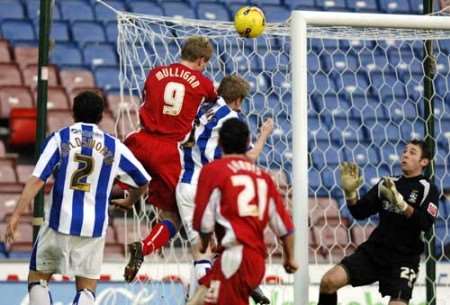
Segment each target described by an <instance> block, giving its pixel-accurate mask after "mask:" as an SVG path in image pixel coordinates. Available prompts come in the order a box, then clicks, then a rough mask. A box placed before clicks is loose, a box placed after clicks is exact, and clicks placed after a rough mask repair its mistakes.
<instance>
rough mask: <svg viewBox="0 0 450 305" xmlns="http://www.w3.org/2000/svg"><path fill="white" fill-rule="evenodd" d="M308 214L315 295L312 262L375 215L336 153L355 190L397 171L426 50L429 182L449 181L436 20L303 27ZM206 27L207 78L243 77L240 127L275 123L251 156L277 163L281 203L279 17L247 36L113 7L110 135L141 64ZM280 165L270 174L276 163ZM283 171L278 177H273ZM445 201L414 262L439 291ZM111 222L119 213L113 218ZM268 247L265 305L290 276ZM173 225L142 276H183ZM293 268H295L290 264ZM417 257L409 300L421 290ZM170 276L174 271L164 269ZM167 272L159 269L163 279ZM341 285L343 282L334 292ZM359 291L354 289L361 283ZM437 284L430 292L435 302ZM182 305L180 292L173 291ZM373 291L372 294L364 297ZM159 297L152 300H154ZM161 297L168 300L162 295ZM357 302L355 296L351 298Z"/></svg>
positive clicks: (442, 36) (285, 71) (442, 38)
mask: <svg viewBox="0 0 450 305" xmlns="http://www.w3.org/2000/svg"><path fill="white" fill-rule="evenodd" d="M307 33H308V34H307V35H308V46H307V68H308V93H307V94H308V159H309V160H308V177H309V184H308V193H309V204H308V207H303V209H302V211H304V212H305V213H308V216H309V219H308V234H309V270H310V279H311V285H310V300H311V301H312V303H311V304H314V300H317V294H318V282H319V280H320V276H321V275H322V274H323V272H324V271H325V270H326V269H327V268H328V267H330V266H331V264H334V263H336V262H339V260H340V259H341V258H342V257H343V256H344V255H347V254H350V253H352V251H353V250H354V249H355V247H356V246H357V245H358V244H360V243H361V242H362V241H364V240H366V238H367V237H368V234H370V232H371V231H372V230H373V228H374V226H376V224H377V218H376V217H372V218H371V219H369V220H367V221H364V222H357V221H355V220H354V219H352V217H351V215H350V213H349V212H348V210H347V208H346V207H345V203H344V200H343V195H342V191H341V190H340V188H339V185H338V164H339V163H340V162H342V161H354V162H356V163H358V165H359V166H360V167H361V169H362V173H363V176H364V186H363V187H362V188H361V192H362V193H365V192H366V191H367V190H368V189H369V188H370V187H371V186H372V185H373V184H374V183H376V181H377V179H378V178H379V177H381V176H385V175H392V174H400V168H399V160H398V155H399V154H400V152H401V150H402V148H403V145H404V144H405V142H406V141H408V140H410V139H411V138H413V137H423V136H424V135H425V119H424V116H425V111H424V110H425V108H424V105H425V102H424V87H423V82H424V78H425V72H424V71H425V70H424V59H425V57H426V56H427V55H430V56H432V59H433V67H434V72H435V74H434V76H433V78H432V83H433V91H434V94H433V100H434V109H433V110H434V120H435V122H434V124H433V126H434V134H435V135H436V136H435V140H436V146H435V150H436V157H435V161H436V166H435V167H434V173H435V179H436V180H435V182H436V184H437V186H438V187H439V189H440V190H444V189H446V188H449V187H450V178H449V176H448V174H447V159H448V157H449V138H450V114H449V113H450V112H449V107H450V100H449V99H448V97H447V92H448V88H449V84H448V73H449V59H448V58H449V57H448V56H449V54H450V40H449V38H450V33H449V32H446V31H436V30H434V31H431V30H409V29H381V28H364V27H358V28H356V27H330V26H327V27H308V32H307ZM194 34H195V35H205V36H207V37H209V38H210V39H211V41H212V42H213V44H214V46H215V53H214V55H213V58H212V60H211V63H210V64H209V66H208V68H207V71H206V74H207V75H208V76H209V77H210V78H211V79H213V80H214V81H215V82H216V84H218V83H219V82H220V80H221V79H222V78H223V76H224V75H228V74H232V73H238V74H240V75H241V76H243V77H244V78H245V79H247V80H248V81H249V82H250V84H251V88H252V89H251V94H250V97H249V98H248V99H247V100H246V102H245V104H244V113H245V114H246V116H247V119H248V123H249V125H250V128H251V131H252V133H253V134H254V135H256V133H257V131H258V127H259V126H260V124H261V122H262V121H263V120H264V118H266V117H269V116H270V117H272V118H273V119H274V121H275V125H276V129H275V131H274V133H273V135H272V136H271V137H270V139H269V142H268V143H267V145H266V146H265V149H264V151H263V153H262V155H261V157H260V159H259V164H260V165H262V166H264V167H266V168H269V169H271V170H272V171H274V172H276V173H277V176H278V177H280V176H281V178H280V179H278V180H279V182H280V189H281V190H282V192H283V194H284V195H285V199H286V204H288V205H289V206H292V205H295V204H296V203H295V202H291V190H292V186H291V177H292V158H293V154H292V138H293V137H295V136H296V135H295V134H293V131H292V130H293V129H292V117H291V116H292V96H291V79H290V78H291V73H290V61H291V56H292V54H291V39H290V36H289V35H290V32H289V27H288V26H287V25H286V24H270V25H269V26H268V28H267V29H266V32H265V34H264V35H263V36H262V37H260V38H258V39H242V38H240V37H238V36H237V34H236V33H235V31H234V28H233V27H232V25H231V24H230V23H220V22H211V21H208V22H204V21H199V20H178V19H173V18H165V17H152V16H143V15H131V14H122V13H121V14H119V15H118V40H117V42H118V53H119V56H120V71H121V74H120V83H121V96H122V104H121V107H119V108H118V109H116V113H115V117H116V127H117V132H118V134H119V135H121V136H123V135H125V134H126V133H127V132H129V131H131V130H133V129H135V128H136V127H138V116H137V109H138V106H139V103H140V97H141V92H142V88H143V83H144V81H145V78H146V75H147V73H148V71H149V69H151V68H152V67H155V66H157V65H161V64H169V63H172V62H176V61H177V60H178V59H179V54H180V50H181V48H180V47H181V45H182V43H183V41H184V39H185V38H187V37H188V36H191V35H194ZM426 39H432V40H433V54H425V51H424V40H426ZM280 173H281V174H280ZM283 175H286V177H287V179H284V177H283ZM447 219H448V212H447V206H446V205H445V204H442V203H441V207H440V211H439V216H438V219H437V221H436V225H435V229H434V233H435V239H436V240H435V241H433V242H432V243H429V249H433V251H434V252H435V255H433V254H430V252H427V255H425V256H424V258H423V262H424V263H426V262H427V261H430V260H431V261H434V262H437V264H436V268H437V275H436V280H437V284H438V287H443V288H444V290H440V288H438V292H440V291H444V292H442V293H443V294H441V295H442V296H444V295H445V296H449V295H450V293H449V292H448V291H447V292H446V290H445V289H446V288H445V286H446V285H449V284H450V275H448V274H449V271H448V270H450V268H448V267H447V265H446V262H447V260H448V258H447V252H448V251H450V248H449V249H447V247H446V244H447V242H448V241H449V237H448V233H447V231H448V229H447V228H448V224H447ZM116 221H119V220H116ZM120 221H121V222H122V223H123V226H124V228H127V227H128V232H129V233H130V234H132V235H133V232H134V233H137V234H134V235H137V236H134V237H130V234H128V235H127V236H126V241H127V242H130V241H133V238H135V237H140V238H143V237H145V235H146V234H147V233H148V232H149V228H150V227H151V226H152V225H154V224H155V221H156V213H155V211H153V209H152V207H151V206H146V207H145V208H142V209H140V210H139V211H136V212H135V213H134V215H133V218H125V219H123V220H120ZM267 244H268V247H269V249H270V251H269V252H270V254H269V257H268V259H267V267H268V268H267V273H266V275H267V277H266V280H267V281H268V282H270V283H271V284H270V285H265V286H264V289H265V291H266V293H267V294H269V296H270V297H271V298H272V302H273V304H275V305H278V304H280V305H281V304H285V305H286V304H293V299H292V298H293V292H292V283H293V277H292V276H287V275H286V274H285V273H284V271H282V268H281V265H280V261H281V260H280V259H281V255H282V253H281V249H280V246H279V245H278V243H277V241H276V240H275V239H274V237H273V236H272V235H270V234H269V233H268V234H267ZM188 246H189V245H188V242H187V241H186V239H185V238H184V236H183V234H182V233H180V234H177V236H176V237H175V238H174V239H173V240H172V242H171V243H170V246H168V247H166V248H165V249H164V250H163V251H162V252H161V253H158V254H155V255H153V256H150V257H148V258H147V260H146V263H145V264H144V267H143V269H142V273H141V277H140V278H141V279H142V280H143V281H142V282H140V283H138V284H135V285H146V279H148V278H150V279H158V280H161V279H164V278H166V279H168V278H167V276H177V277H179V278H180V279H181V280H182V281H183V282H184V283H187V282H188V279H189V272H190V259H191V258H190V252H189V248H188ZM300 268H305V266H301V267H300ZM426 277H427V274H426V272H425V267H424V266H422V267H421V273H420V275H419V280H418V282H417V286H418V287H420V288H417V289H416V291H417V292H416V293H415V295H414V299H413V301H414V302H415V303H418V302H424V301H425V299H424V298H425V288H424V285H425V278H426ZM170 278H171V279H173V277H170ZM170 278H169V279H170ZM368 289H369V290H367V291H363V292H361V293H360V295H359V294H358V293H354V294H346V300H350V301H351V300H354V301H355V302H359V301H364V298H365V297H367V293H370V294H371V295H372V296H371V297H373V299H374V300H378V299H377V298H378V294H377V293H376V292H377V289H372V290H371V288H370V287H369V288H368ZM345 293H347V292H345ZM364 293H365V294H364ZM440 297H441V296H440V294H439V293H438V299H437V300H438V304H444V303H439V298H440ZM177 302H179V303H170V304H184V300H183V299H181V300H178V301H177ZM374 302H375V301H374ZM158 304H159V303H158ZM161 304H169V303H168V302H162V303H161ZM356 304H357V303H356Z"/></svg>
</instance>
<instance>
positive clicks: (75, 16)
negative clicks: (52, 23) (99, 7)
mask: <svg viewBox="0 0 450 305" xmlns="http://www.w3.org/2000/svg"><path fill="white" fill-rule="evenodd" d="M60 8H61V15H62V18H63V19H65V20H69V21H77V20H94V12H93V11H92V8H91V6H90V5H89V4H88V3H86V2H84V1H81V0H80V1H76V0H65V1H61V2H60Z"/></svg>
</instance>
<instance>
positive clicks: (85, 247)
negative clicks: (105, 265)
mask: <svg viewBox="0 0 450 305" xmlns="http://www.w3.org/2000/svg"><path fill="white" fill-rule="evenodd" d="M104 248H105V237H84V236H72V235H66V234H62V233H59V232H57V231H55V230H53V229H51V228H49V227H48V225H47V224H43V225H42V226H41V228H40V230H39V235H38V238H37V240H36V242H35V244H34V246H33V251H32V253H31V259H30V270H33V271H39V272H43V273H57V274H64V275H73V276H80V277H85V278H89V279H98V278H99V277H100V272H101V267H102V262H103V250H104Z"/></svg>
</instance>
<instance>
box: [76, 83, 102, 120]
mask: <svg viewBox="0 0 450 305" xmlns="http://www.w3.org/2000/svg"><path fill="white" fill-rule="evenodd" d="M104 107H105V101H104V100H103V98H102V97H101V96H100V95H98V94H97V93H95V92H93V91H83V92H81V93H80V94H78V95H77V96H76V97H75V98H74V99H73V108H72V111H73V118H74V119H75V122H82V123H94V124H97V123H98V122H100V121H101V120H102V117H103V109H104Z"/></svg>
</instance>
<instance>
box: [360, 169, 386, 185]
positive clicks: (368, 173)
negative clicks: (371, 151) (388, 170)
mask: <svg viewBox="0 0 450 305" xmlns="http://www.w3.org/2000/svg"><path fill="white" fill-rule="evenodd" d="M361 175H362V176H363V177H364V183H365V184H366V185H368V186H369V187H372V186H374V185H375V184H377V182H378V180H379V179H380V178H381V177H380V175H379V174H378V172H377V167H376V166H373V165H370V164H367V165H366V166H364V167H363V168H362V173H361Z"/></svg>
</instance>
